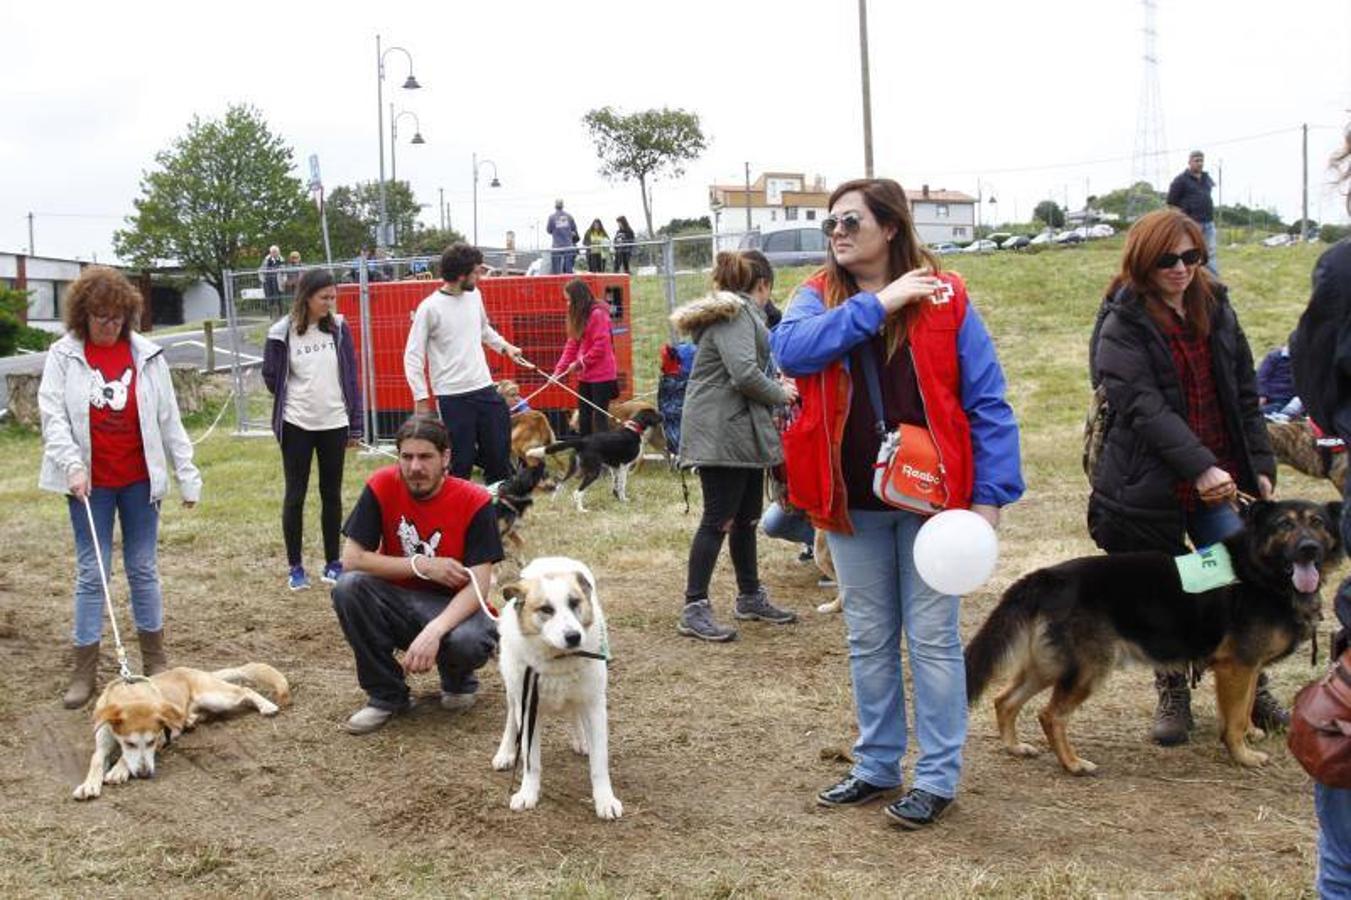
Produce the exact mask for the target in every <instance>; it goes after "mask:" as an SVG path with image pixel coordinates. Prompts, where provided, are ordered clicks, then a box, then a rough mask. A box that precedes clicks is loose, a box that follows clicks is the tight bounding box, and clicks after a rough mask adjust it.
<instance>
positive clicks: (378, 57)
mask: <svg viewBox="0 0 1351 900" xmlns="http://www.w3.org/2000/svg"><path fill="white" fill-rule="evenodd" d="M395 50H398V51H399V52H400V53H402V54H403V55H404V56H406V57H408V78H407V80H405V81H404V83H403V87H404V90H409V91H414V90H417V89H418V88H420V87H422V85H420V84H418V82H417V79H416V78H414V77H413V55H412V54H411V53H409V52H408V51H407V50H405V49H403V48H402V47H390V48H389V49H387V50H384V51H381V49H380V35H378V34H377V35H376V36H375V72H376V79H375V118H376V125H377V126H378V128H379V132H378V137H379V144H380V233H379V234H378V235H377V236H376V241H375V243H376V246H378V247H380V248H381V249H383V248H384V246H385V230H386V228H387V226H386V224H385V222H386V217H387V215H388V214H387V212H386V207H385V57H386V56H388V55H389V54H390V53H393V52H394V51H395Z"/></svg>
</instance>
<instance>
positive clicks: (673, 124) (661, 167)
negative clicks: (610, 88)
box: [582, 106, 708, 234]
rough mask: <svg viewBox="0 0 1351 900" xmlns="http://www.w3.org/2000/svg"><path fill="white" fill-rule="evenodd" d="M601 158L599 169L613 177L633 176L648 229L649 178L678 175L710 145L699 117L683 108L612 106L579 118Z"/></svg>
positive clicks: (631, 179) (674, 176) (626, 177)
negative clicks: (626, 108)
mask: <svg viewBox="0 0 1351 900" xmlns="http://www.w3.org/2000/svg"><path fill="white" fill-rule="evenodd" d="M582 124H584V125H585V126H586V127H587V130H588V131H590V132H591V139H592V141H594V142H595V144H596V156H597V157H599V158H600V161H601V165H600V174H601V175H602V176H603V177H605V178H608V179H611V180H618V181H637V182H638V189H639V191H640V192H641V193H642V195H643V216H644V218H646V219H647V233H648V234H655V233H656V232H655V231H654V230H653V228H652V199H651V184H650V183H651V182H653V181H656V180H657V179H658V178H661V177H663V176H666V177H670V178H679V177H680V176H681V175H683V174H684V173H685V163H687V162H689V161H691V160H694V159H698V158H699V155H700V154H701V153H703V152H704V149H705V148H706V147H707V146H708V140H707V139H706V138H705V137H704V132H703V129H702V128H701V127H700V125H699V116H698V115H696V114H695V113H691V112H686V111H685V110H683V109H669V108H667V107H662V108H661V109H645V110H640V111H639V112H635V113H630V114H628V115H625V114H624V113H621V112H619V111H618V110H616V109H614V108H613V107H609V106H603V107H601V108H600V109H593V110H591V111H590V112H589V113H587V114H586V115H585V116H583V117H582Z"/></svg>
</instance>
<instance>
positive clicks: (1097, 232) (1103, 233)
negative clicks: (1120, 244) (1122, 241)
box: [1088, 222, 1116, 238]
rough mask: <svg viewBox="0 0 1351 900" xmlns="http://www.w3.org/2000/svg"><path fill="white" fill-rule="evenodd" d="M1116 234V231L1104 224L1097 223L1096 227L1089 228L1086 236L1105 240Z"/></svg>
mask: <svg viewBox="0 0 1351 900" xmlns="http://www.w3.org/2000/svg"><path fill="white" fill-rule="evenodd" d="M1114 234H1116V229H1115V228H1113V227H1112V226H1111V225H1108V224H1107V223H1106V222H1099V223H1098V224H1096V225H1091V226H1089V229H1088V236H1089V237H1091V238H1107V237H1111V236H1112V235H1114Z"/></svg>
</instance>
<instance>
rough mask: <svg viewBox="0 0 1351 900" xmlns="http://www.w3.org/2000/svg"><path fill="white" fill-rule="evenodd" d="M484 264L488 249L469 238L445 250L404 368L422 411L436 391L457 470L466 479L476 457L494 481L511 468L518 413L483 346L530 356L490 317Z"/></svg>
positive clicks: (514, 356)
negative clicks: (483, 289) (500, 388)
mask: <svg viewBox="0 0 1351 900" xmlns="http://www.w3.org/2000/svg"><path fill="white" fill-rule="evenodd" d="M482 264H483V254H482V253H481V252H480V251H479V249H478V248H477V247H470V246H469V245H468V244H451V245H450V246H449V247H447V248H446V252H445V253H443V254H441V278H442V281H443V284H442V285H441V287H440V288H439V289H438V290H437V291H436V293H434V294H432V295H430V296H429V297H427V298H426V299H424V300H423V301H422V302H421V303H419V304H418V308H417V312H416V313H414V314H413V327H412V330H411V331H409V333H408V344H407V346H406V347H405V348H404V354H403V368H404V375H405V376H406V377H407V378H408V386H409V387H410V388H411V389H412V391H413V405H414V408H415V410H416V411H417V412H420V413H430V412H431V411H432V396H433V395H434V396H435V398H436V406H437V410H438V411H439V412H440V414H441V421H443V422H444V423H445V425H446V430H447V431H449V432H450V472H451V474H452V475H454V476H455V477H456V478H466V479H467V478H468V477H469V473H470V471H471V470H472V469H473V467H474V465H475V464H476V463H477V464H478V466H479V467H480V468H482V469H483V478H484V481H485V482H487V483H488V484H492V483H494V482H497V481H501V480H503V479H505V478H508V477H510V475H511V414H510V413H509V412H508V411H507V404H506V402H505V401H504V400H503V399H502V397H501V395H499V394H498V393H497V389H496V388H495V387H494V386H493V376H492V373H491V372H490V371H489V370H488V359H487V357H486V356H485V354H484V352H483V348H484V347H485V346H487V347H491V348H492V349H493V350H495V351H496V352H498V353H501V354H504V355H505V356H507V357H510V359H511V360H512V362H514V363H516V364H517V365H519V366H529V363H527V362H526V361H525V358H524V357H522V356H521V351H520V349H519V348H518V347H514V346H512V345H511V344H509V343H507V341H506V340H504V339H503V338H502V336H501V335H500V334H498V333H497V332H496V331H495V330H494V329H493V327H492V325H491V324H490V323H489V322H488V314H487V312H486V311H485V310H484V308H483V296H482V295H481V294H480V293H479V291H478V274H479V266H481V265H482ZM428 374H430V376H431V390H430V391H428V389H427V376H428Z"/></svg>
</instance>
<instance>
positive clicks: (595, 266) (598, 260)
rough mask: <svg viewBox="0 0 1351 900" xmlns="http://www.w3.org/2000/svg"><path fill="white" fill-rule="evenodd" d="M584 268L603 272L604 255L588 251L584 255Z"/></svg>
mask: <svg viewBox="0 0 1351 900" xmlns="http://www.w3.org/2000/svg"><path fill="white" fill-rule="evenodd" d="M586 269H587V271H588V272H604V271H605V257H603V256H601V255H600V254H599V253H588V254H587V255H586Z"/></svg>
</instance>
